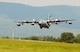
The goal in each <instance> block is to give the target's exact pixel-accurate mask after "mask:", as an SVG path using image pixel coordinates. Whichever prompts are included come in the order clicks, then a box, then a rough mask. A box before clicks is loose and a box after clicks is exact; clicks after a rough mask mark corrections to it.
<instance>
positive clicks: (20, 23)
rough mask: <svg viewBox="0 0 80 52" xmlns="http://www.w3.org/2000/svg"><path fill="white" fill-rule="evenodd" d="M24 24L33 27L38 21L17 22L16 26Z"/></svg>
mask: <svg viewBox="0 0 80 52" xmlns="http://www.w3.org/2000/svg"><path fill="white" fill-rule="evenodd" d="M24 23H27V24H31V25H34V24H38V21H18V22H17V26H21V25H23V24H24Z"/></svg>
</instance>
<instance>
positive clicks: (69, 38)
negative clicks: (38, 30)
mask: <svg viewBox="0 0 80 52" xmlns="http://www.w3.org/2000/svg"><path fill="white" fill-rule="evenodd" d="M61 41H63V42H67V43H73V41H74V36H73V33H71V32H63V33H62V34H61Z"/></svg>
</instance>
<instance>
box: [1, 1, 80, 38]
mask: <svg viewBox="0 0 80 52" xmlns="http://www.w3.org/2000/svg"><path fill="white" fill-rule="evenodd" d="M48 13H50V14H51V15H52V19H54V20H55V19H56V18H61V19H76V20H75V21H74V22H73V25H67V24H60V25H52V26H51V27H50V29H43V30H41V29H39V27H38V25H35V26H31V25H24V26H22V27H16V24H15V23H14V21H15V20H25V19H28V20H32V19H36V20H39V19H46V18H47V15H48ZM79 20H80V6H65V5H57V6H56V5H55V6H45V7H34V6H29V5H23V4H19V3H6V2H0V29H1V30H0V37H2V36H10V37H11V34H12V28H13V27H14V30H15V36H16V37H25V36H32V35H38V36H40V35H42V36H45V35H51V36H60V34H61V33H62V32H64V31H65V32H73V33H74V34H77V33H79V31H80V30H79V29H80V27H79V24H80V23H79Z"/></svg>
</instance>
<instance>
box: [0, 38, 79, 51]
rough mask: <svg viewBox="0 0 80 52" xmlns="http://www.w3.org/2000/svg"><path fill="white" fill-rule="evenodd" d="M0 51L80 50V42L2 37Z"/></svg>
mask: <svg viewBox="0 0 80 52" xmlns="http://www.w3.org/2000/svg"><path fill="white" fill-rule="evenodd" d="M0 52H80V44H76V43H73V44H69V43H60V42H46V41H45V42H43V41H32V40H11V39H0Z"/></svg>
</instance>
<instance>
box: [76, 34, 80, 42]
mask: <svg viewBox="0 0 80 52" xmlns="http://www.w3.org/2000/svg"><path fill="white" fill-rule="evenodd" d="M75 42H77V43H80V34H78V35H77V36H76V38H75Z"/></svg>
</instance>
